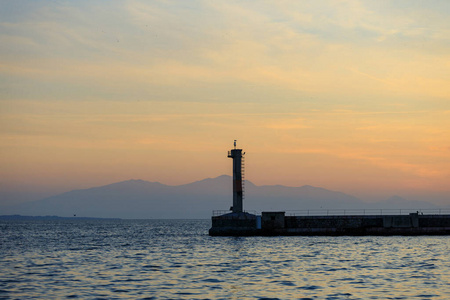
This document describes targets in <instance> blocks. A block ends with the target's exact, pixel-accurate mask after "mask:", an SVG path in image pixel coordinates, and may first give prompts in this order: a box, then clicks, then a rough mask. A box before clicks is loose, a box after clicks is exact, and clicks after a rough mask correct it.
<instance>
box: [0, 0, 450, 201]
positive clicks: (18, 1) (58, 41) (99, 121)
mask: <svg viewBox="0 0 450 300" xmlns="http://www.w3.org/2000/svg"><path fill="white" fill-rule="evenodd" d="M0 7H1V9H0V205H9V204H14V203H19V202H24V201H31V200H37V199H40V198H43V197H47V196H50V195H54V194H58V193H62V192H65V191H69V190H73V189H81V188H89V187H94V186H99V185H104V184H110V183H113V182H118V181H122V180H129V179H143V180H148V181H158V182H161V183H165V184H169V185H178V184H185V183H190V182H193V181H197V180H201V179H204V178H209V177H216V176H219V175H222V174H231V160H230V159H228V158H227V151H228V150H230V149H231V148H232V147H233V140H235V139H236V140H237V144H238V147H239V148H242V149H244V151H245V152H246V155H245V164H246V167H245V170H246V173H245V178H246V179H248V180H250V181H252V182H253V183H254V184H256V185H274V184H281V185H287V186H302V185H313V186H318V187H323V188H327V189H331V190H336V191H341V192H345V193H348V194H351V195H354V196H357V197H359V198H361V199H363V200H366V201H379V200H385V199H387V198H389V197H390V196H392V195H399V196H401V197H405V198H407V199H411V200H427V201H430V202H433V203H435V204H438V205H447V206H448V205H450V184H449V182H450V1H447V0H441V1H436V0H429V1H417V0H408V1H406V0H405V1H401V0H400V1H353V0H349V1H345V0H336V1H331V0H330V1H320V0H319V1H138V0H129V1H115V0H111V1H100V0H89V1H85V0H79V1H69V0H52V1H31V0H29V1H26V0H15V1H10V0H0Z"/></svg>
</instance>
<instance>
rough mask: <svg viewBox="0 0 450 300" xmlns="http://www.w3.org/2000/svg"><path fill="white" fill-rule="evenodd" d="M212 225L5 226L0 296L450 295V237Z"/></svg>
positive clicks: (0, 226) (70, 222)
mask: <svg viewBox="0 0 450 300" xmlns="http://www.w3.org/2000/svg"><path fill="white" fill-rule="evenodd" d="M210 226H211V221H210V220H107V219H104V220H86V219H84V220H82V219H59V220H1V221H0V299H450V251H449V250H450V240H449V237H448V236H415V237H404V236H391V237H373V236H367V237H210V236H208V229H209V227H210Z"/></svg>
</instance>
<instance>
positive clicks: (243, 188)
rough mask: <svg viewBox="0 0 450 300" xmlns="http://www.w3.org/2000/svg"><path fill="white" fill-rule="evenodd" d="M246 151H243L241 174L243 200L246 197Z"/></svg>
mask: <svg viewBox="0 0 450 300" xmlns="http://www.w3.org/2000/svg"><path fill="white" fill-rule="evenodd" d="M244 154H245V153H243V155H242V158H241V176H242V200H244V199H245V156H244Z"/></svg>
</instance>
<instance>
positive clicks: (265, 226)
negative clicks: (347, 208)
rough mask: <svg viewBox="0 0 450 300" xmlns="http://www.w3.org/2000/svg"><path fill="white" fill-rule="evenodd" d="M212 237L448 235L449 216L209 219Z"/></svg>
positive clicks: (232, 215) (243, 216)
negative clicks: (210, 220)
mask: <svg viewBox="0 0 450 300" xmlns="http://www.w3.org/2000/svg"><path fill="white" fill-rule="evenodd" d="M209 234H210V235H212V236H252V235H261V236H264V235H267V236H271V235H300V236H308V235H328V236H340V235H449V234H450V215H439V214H436V215H423V214H420V213H410V214H409V215H361V216H358V215H353V216H286V215H285V212H262V214H261V216H258V215H254V214H249V213H246V212H240V213H229V214H224V215H220V216H214V217H212V227H211V229H210V230H209Z"/></svg>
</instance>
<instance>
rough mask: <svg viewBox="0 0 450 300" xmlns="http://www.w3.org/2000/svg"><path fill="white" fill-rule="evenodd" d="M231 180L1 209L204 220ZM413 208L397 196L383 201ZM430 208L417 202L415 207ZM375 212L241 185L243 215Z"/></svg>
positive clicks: (342, 197) (138, 184)
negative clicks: (319, 211) (318, 211)
mask: <svg viewBox="0 0 450 300" xmlns="http://www.w3.org/2000/svg"><path fill="white" fill-rule="evenodd" d="M231 187H232V178H231V177H230V176H227V175H222V176H219V177H216V178H207V179H204V180H200V181H196V182H193V183H189V184H184V185H177V186H170V185H165V184H162V183H159V182H148V181H144V180H128V181H122V182H117V183H113V184H109V185H105V186H100V187H94V188H89V189H82V190H74V191H70V192H67V193H63V194H60V195H56V196H53V197H49V198H45V199H42V200H38V201H33V202H27V203H21V204H18V205H14V206H9V207H6V208H4V209H2V210H3V214H21V215H34V216H47V215H55V216H62V217H69V216H73V215H77V216H79V217H97V218H129V219H165V218H178V219H205V218H209V217H210V216H211V213H212V211H213V210H228V209H229V207H230V206H231V204H232V189H231ZM383 204H384V205H385V206H384V207H383V208H389V205H393V204H395V205H396V206H397V205H398V204H401V205H403V207H404V208H416V207H412V206H411V205H412V204H417V203H413V202H410V201H408V200H405V199H403V198H400V197H394V198H392V199H390V200H387V201H386V202H383ZM434 207H435V206H434V205H432V204H430V203H427V202H421V203H420V208H434ZM363 208H379V207H377V205H374V204H368V203H365V202H363V201H361V200H360V199H358V198H356V197H353V196H350V195H347V194H344V193H341V192H336V191H330V190H327V189H324V188H319V187H313V186H309V185H305V186H301V187H286V186H282V185H264V186H257V185H254V184H253V183H252V182H250V181H246V182H245V199H244V209H245V210H248V211H256V212H261V211H285V210H306V209H363Z"/></svg>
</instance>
